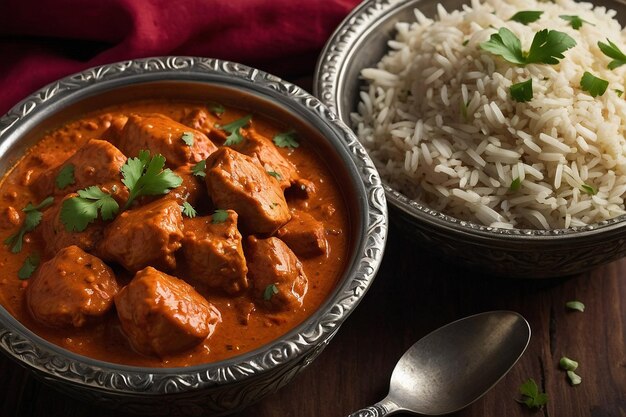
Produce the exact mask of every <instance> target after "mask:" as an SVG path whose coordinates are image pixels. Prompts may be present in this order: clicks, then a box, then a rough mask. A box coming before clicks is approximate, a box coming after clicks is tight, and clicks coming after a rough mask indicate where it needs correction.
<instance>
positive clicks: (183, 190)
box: [170, 164, 208, 209]
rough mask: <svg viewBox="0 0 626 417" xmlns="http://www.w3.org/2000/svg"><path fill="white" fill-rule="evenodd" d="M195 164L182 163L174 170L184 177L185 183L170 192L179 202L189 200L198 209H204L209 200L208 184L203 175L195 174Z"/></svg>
mask: <svg viewBox="0 0 626 417" xmlns="http://www.w3.org/2000/svg"><path fill="white" fill-rule="evenodd" d="M193 166H194V165H191V164H187V165H182V166H180V167H178V168H176V169H175V170H174V173H175V174H176V175H178V176H179V177H180V178H182V180H183V183H182V184H181V185H180V186H179V187H176V188H174V189H173V190H172V191H171V192H170V194H171V195H172V196H173V197H175V198H176V199H177V200H178V203H179V204H183V202H185V201H187V202H189V204H191V205H192V206H194V208H196V209H204V208H206V207H205V206H206V201H207V200H208V194H207V191H206V185H205V184H204V178H203V177H200V176H197V175H194V174H193V172H192V168H193Z"/></svg>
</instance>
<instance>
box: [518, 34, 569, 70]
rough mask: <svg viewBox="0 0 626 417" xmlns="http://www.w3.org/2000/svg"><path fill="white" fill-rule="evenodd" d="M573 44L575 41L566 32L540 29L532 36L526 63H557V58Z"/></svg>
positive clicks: (561, 56)
mask: <svg viewBox="0 0 626 417" xmlns="http://www.w3.org/2000/svg"><path fill="white" fill-rule="evenodd" d="M574 46H576V41H575V40H574V39H573V38H572V37H571V36H569V35H568V34H567V33H563V32H559V31H558V30H548V29H543V30H540V31H539V32H537V33H535V36H534V37H533V42H532V43H531V45H530V49H529V50H528V56H527V57H526V63H527V64H533V63H538V64H551V65H555V64H558V63H559V59H562V58H564V56H563V52H565V51H567V50H568V49H570V48H573V47H574Z"/></svg>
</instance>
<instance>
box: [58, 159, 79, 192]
mask: <svg viewBox="0 0 626 417" xmlns="http://www.w3.org/2000/svg"><path fill="white" fill-rule="evenodd" d="M54 182H55V184H56V186H57V188H58V189H59V190H62V189H64V188H65V187H67V186H68V185H72V184H74V183H75V182H76V179H75V178H74V165H72V164H67V165H65V166H64V167H63V168H61V170H60V171H59V173H58V174H57V178H56V180H55V181H54Z"/></svg>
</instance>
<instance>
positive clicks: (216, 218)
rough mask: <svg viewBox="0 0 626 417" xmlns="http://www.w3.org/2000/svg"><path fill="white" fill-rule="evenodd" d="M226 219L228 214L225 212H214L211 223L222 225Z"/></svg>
mask: <svg viewBox="0 0 626 417" xmlns="http://www.w3.org/2000/svg"><path fill="white" fill-rule="evenodd" d="M227 218H228V212H227V211H226V210H215V212H214V213H213V216H212V219H211V221H212V222H213V223H214V224H217V223H224V222H225V221H226V219H227Z"/></svg>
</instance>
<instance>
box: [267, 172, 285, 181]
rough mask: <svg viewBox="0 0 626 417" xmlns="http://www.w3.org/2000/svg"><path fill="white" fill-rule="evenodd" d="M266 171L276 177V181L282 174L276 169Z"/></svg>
mask: <svg viewBox="0 0 626 417" xmlns="http://www.w3.org/2000/svg"><path fill="white" fill-rule="evenodd" d="M267 173H268V174H269V175H271V176H272V177H274V178H276V179H277V180H278V181H280V180H281V178H282V176H281V175H280V174H279V173H278V172H276V171H267Z"/></svg>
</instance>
